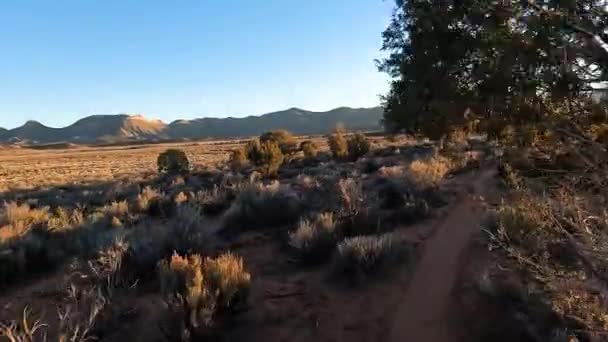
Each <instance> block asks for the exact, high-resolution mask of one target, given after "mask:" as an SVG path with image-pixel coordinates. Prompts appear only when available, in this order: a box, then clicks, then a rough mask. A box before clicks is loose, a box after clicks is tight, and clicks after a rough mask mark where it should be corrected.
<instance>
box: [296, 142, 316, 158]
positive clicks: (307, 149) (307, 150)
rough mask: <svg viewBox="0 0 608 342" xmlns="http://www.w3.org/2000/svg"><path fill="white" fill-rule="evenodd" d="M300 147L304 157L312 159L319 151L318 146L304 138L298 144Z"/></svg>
mask: <svg viewBox="0 0 608 342" xmlns="http://www.w3.org/2000/svg"><path fill="white" fill-rule="evenodd" d="M300 149H301V150H302V152H303V153H304V158H306V159H313V158H315V157H316V156H317V154H318V153H319V151H318V150H319V147H318V146H317V144H315V143H314V142H313V141H310V140H306V141H302V143H301V144H300Z"/></svg>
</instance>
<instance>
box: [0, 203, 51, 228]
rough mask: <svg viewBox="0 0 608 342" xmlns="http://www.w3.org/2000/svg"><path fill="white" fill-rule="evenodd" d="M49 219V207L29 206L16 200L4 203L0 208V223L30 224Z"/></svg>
mask: <svg viewBox="0 0 608 342" xmlns="http://www.w3.org/2000/svg"><path fill="white" fill-rule="evenodd" d="M48 219H49V208H48V207H43V208H31V207H30V205H29V204H27V203H23V204H18V203H17V202H9V203H6V202H5V203H4V207H3V208H2V209H1V210H0V223H2V224H10V225H14V224H17V223H23V224H25V225H32V224H37V223H42V222H45V221H47V220H48Z"/></svg>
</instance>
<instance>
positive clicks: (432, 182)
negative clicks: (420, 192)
mask: <svg viewBox="0 0 608 342" xmlns="http://www.w3.org/2000/svg"><path fill="white" fill-rule="evenodd" d="M451 169H452V162H451V161H450V160H449V159H448V158H445V157H442V156H433V157H431V158H428V159H419V160H415V161H413V162H412V163H411V164H410V165H409V167H408V169H407V174H408V177H410V178H411V179H412V181H414V183H416V184H418V185H420V186H421V187H433V186H436V185H437V184H439V182H440V181H441V180H442V179H444V178H445V176H446V175H447V174H448V173H449V172H450V170H451Z"/></svg>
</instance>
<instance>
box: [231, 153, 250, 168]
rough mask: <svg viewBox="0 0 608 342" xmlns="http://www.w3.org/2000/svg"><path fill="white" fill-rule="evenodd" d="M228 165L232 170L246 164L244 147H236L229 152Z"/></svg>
mask: <svg viewBox="0 0 608 342" xmlns="http://www.w3.org/2000/svg"><path fill="white" fill-rule="evenodd" d="M228 165H229V166H230V168H231V169H232V170H238V169H241V168H243V167H245V166H246V165H247V153H246V152H245V149H244V148H238V149H236V150H233V151H232V152H231V153H230V158H229V159H228Z"/></svg>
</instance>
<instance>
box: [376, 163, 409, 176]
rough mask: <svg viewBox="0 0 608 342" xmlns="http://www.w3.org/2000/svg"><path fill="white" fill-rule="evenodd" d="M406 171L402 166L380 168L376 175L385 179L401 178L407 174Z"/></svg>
mask: <svg viewBox="0 0 608 342" xmlns="http://www.w3.org/2000/svg"><path fill="white" fill-rule="evenodd" d="M406 172H407V169H406V167H405V166H403V165H394V166H382V167H380V168H379V169H378V173H379V174H380V175H381V176H383V177H386V178H401V177H405V175H406V174H407V173H406Z"/></svg>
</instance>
